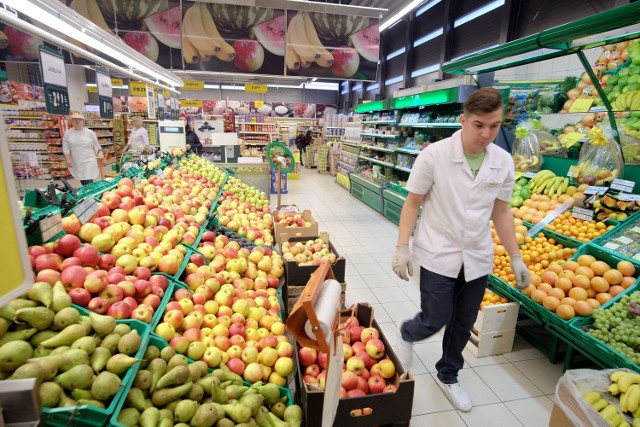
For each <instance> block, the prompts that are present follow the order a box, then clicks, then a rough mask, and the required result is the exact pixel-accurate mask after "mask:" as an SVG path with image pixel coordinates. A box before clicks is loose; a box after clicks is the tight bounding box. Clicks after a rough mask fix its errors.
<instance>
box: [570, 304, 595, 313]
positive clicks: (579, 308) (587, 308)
mask: <svg viewBox="0 0 640 427" xmlns="http://www.w3.org/2000/svg"><path fill="white" fill-rule="evenodd" d="M573 308H574V310H575V311H576V314H577V315H578V316H590V315H591V312H592V311H593V307H592V306H591V304H589V303H588V302H587V301H577V302H576V303H575V305H574V306H573Z"/></svg>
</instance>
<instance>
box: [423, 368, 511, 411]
mask: <svg viewBox="0 0 640 427" xmlns="http://www.w3.org/2000/svg"><path fill="white" fill-rule="evenodd" d="M431 375H432V376H433V377H434V378H435V375H436V374H435V373H433V374H431ZM458 382H459V383H460V385H461V386H462V388H463V389H464V391H466V392H467V394H468V395H469V397H470V398H471V401H472V402H473V406H481V405H490V404H493V403H500V399H499V398H498V396H496V395H495V393H494V392H492V391H491V389H490V388H489V386H488V385H487V384H486V383H485V382H484V381H482V378H480V377H479V376H478V374H477V373H476V372H475V371H474V370H473V369H471V368H467V369H461V370H460V372H458Z"/></svg>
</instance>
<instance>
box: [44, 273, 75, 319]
mask: <svg viewBox="0 0 640 427" xmlns="http://www.w3.org/2000/svg"><path fill="white" fill-rule="evenodd" d="M71 303H72V301H71V297H70V296H69V294H68V293H67V291H66V289H65V288H64V285H63V284H62V282H60V281H57V282H56V284H55V285H53V295H52V300H51V306H50V307H49V308H50V309H51V310H53V311H55V312H56V313H58V312H59V311H60V310H62V309H63V308H70V307H71Z"/></svg>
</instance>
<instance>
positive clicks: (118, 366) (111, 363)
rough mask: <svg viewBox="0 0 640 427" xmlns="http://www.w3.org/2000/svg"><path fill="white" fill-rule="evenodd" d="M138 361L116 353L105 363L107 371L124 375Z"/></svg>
mask: <svg viewBox="0 0 640 427" xmlns="http://www.w3.org/2000/svg"><path fill="white" fill-rule="evenodd" d="M137 361H138V359H136V358H135V357H131V356H127V355H126V354H121V353H118V354H116V355H113V356H111V358H110V359H109V360H108V361H107V371H109V372H113V373H114V374H116V375H121V374H124V373H125V372H126V371H127V369H129V368H130V367H131V366H133V365H134V364H135V363H136V362H137Z"/></svg>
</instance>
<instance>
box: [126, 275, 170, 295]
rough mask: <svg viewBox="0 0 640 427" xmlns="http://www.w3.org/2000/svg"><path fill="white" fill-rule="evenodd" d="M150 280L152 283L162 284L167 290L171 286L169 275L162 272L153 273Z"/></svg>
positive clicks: (154, 284) (155, 284) (164, 289)
mask: <svg viewBox="0 0 640 427" xmlns="http://www.w3.org/2000/svg"><path fill="white" fill-rule="evenodd" d="M134 271H135V270H134ZM148 280H149V282H151V285H153V286H160V287H161V288H162V290H163V291H166V290H167V287H168V286H169V279H167V277H166V276H163V275H162V274H152V275H151V277H150V278H149V279H148Z"/></svg>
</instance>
